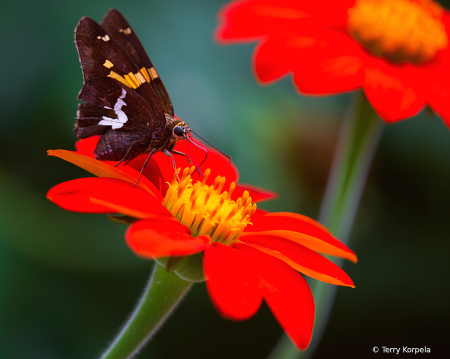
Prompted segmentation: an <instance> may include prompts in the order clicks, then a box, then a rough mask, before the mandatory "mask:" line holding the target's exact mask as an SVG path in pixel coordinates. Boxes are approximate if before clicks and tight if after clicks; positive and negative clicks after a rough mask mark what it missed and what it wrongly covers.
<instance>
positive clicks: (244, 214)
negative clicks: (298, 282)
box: [163, 167, 256, 244]
mask: <svg viewBox="0 0 450 359" xmlns="http://www.w3.org/2000/svg"><path fill="white" fill-rule="evenodd" d="M194 171H195V167H191V168H185V169H184V170H183V171H181V170H180V169H178V170H177V173H176V174H175V175H174V176H173V178H172V181H171V183H168V185H169V189H168V190H167V193H166V196H165V198H164V201H163V204H164V206H165V207H166V208H167V209H168V210H169V211H170V212H171V213H172V214H173V215H174V217H175V218H177V219H178V220H179V221H180V222H181V223H183V224H184V225H185V226H187V227H189V228H190V229H191V232H192V235H193V236H198V235H204V234H209V235H210V236H211V238H212V240H213V241H219V242H221V243H226V244H229V243H231V242H232V241H233V240H235V239H236V238H237V237H239V235H240V233H241V232H242V231H243V230H244V228H245V227H246V226H247V224H249V223H250V219H251V216H252V215H253V213H254V212H255V210H256V205H255V204H253V203H252V199H251V197H250V196H249V193H248V192H247V191H245V192H244V194H243V196H242V197H241V198H238V199H237V200H236V201H233V200H231V193H232V192H233V190H234V189H235V188H236V184H235V183H234V182H233V183H231V184H230V186H229V190H228V191H223V188H224V185H225V182H226V178H225V177H221V176H217V177H216V178H215V180H214V184H213V185H212V186H209V185H207V184H206V181H207V179H208V176H209V175H210V173H211V171H210V170H209V169H208V170H206V171H205V172H204V173H203V177H202V178H201V180H198V181H195V182H194V181H193V179H192V177H191V176H192V174H193V173H194ZM180 172H181V173H180ZM178 174H179V179H178Z"/></svg>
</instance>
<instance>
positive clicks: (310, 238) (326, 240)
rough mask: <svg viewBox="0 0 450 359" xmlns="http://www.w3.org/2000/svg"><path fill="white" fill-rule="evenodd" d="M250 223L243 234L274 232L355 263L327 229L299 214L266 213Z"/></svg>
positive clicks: (253, 218) (349, 253) (344, 246)
mask: <svg viewBox="0 0 450 359" xmlns="http://www.w3.org/2000/svg"><path fill="white" fill-rule="evenodd" d="M252 223H253V226H247V227H246V228H245V233H249V232H251V233H254V232H267V231H276V232H277V233H279V234H280V235H282V236H284V237H286V238H289V239H291V240H293V241H295V242H297V243H300V244H302V245H304V246H306V247H308V248H310V249H312V250H314V251H317V252H320V253H324V254H330V255H333V256H337V257H341V258H346V259H349V260H351V261H352V262H355V263H356V262H357V258H356V254H355V253H354V252H353V251H352V250H350V249H349V248H348V247H347V246H346V245H345V244H343V243H342V242H340V241H339V240H337V239H336V238H335V237H333V236H332V235H331V233H330V232H329V231H328V229H326V228H325V227H324V226H323V225H321V224H320V223H319V222H316V221H314V220H313V219H311V218H309V217H306V216H302V215H301V214H297V213H289V212H277V213H268V214H266V215H264V216H259V217H257V218H255V217H252ZM285 231H290V232H291V233H284V232H285ZM268 234H269V233H268ZM273 234H276V233H273ZM244 235H246V234H244Z"/></svg>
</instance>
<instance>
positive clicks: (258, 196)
mask: <svg viewBox="0 0 450 359" xmlns="http://www.w3.org/2000/svg"><path fill="white" fill-rule="evenodd" d="M182 146H185V144H183V143H180V144H177V150H181V151H185V150H187V149H183V148H181V147H182ZM94 147H95V139H88V140H82V141H80V142H79V144H78V149H79V153H74V152H69V151H63V150H57V151H50V152H49V154H51V155H54V156H57V157H61V158H63V159H65V160H68V161H70V162H72V163H75V164H77V165H79V166H80V167H83V168H85V169H87V170H88V171H90V172H92V173H94V174H96V175H98V176H101V177H94V178H80V179H76V180H72V181H68V182H64V183H61V184H59V185H57V186H55V187H53V188H52V189H51V190H50V191H49V192H48V194H47V197H48V198H49V199H50V200H51V201H52V202H54V203H56V204H57V205H59V206H61V207H62V208H64V209H67V210H71V211H77V212H86V213H109V214H111V213H112V214H120V215H124V216H125V217H123V218H124V219H125V221H126V222H128V223H131V225H130V227H129V228H128V230H127V232H126V242H127V244H128V245H129V247H130V248H131V249H132V250H133V251H134V252H135V253H136V254H137V255H138V256H141V257H145V258H148V259H158V258H164V257H172V258H173V257H184V256H189V255H193V254H196V253H200V252H203V270H204V274H205V277H206V278H207V280H206V285H207V288H208V292H209V294H210V296H211V299H212V301H213V303H214V305H215V306H216V308H217V310H218V311H219V313H220V314H221V315H222V316H224V317H226V318H230V319H233V320H244V319H248V318H249V317H251V316H253V315H254V314H255V313H256V312H257V310H258V309H259V307H260V305H261V302H262V300H263V299H264V300H265V301H266V302H267V304H268V305H269V307H270V308H271V310H272V312H273V313H274V315H275V317H276V318H277V320H278V322H279V323H280V325H281V326H282V327H283V328H284V330H285V331H286V332H287V334H288V335H289V336H290V338H291V339H292V340H293V342H294V343H295V344H296V345H297V347H299V348H302V349H305V348H306V347H307V346H308V344H309V341H310V339H311V334H312V328H313V323H314V300H313V297H312V294H311V291H310V289H309V287H308V285H307V283H306V281H305V280H304V279H303V277H302V276H301V275H300V274H299V273H298V272H297V271H300V272H302V273H304V274H306V275H308V276H311V277H313V278H316V279H318V280H322V281H325V282H328V283H331V284H338V285H343V286H350V287H353V282H352V280H351V279H350V278H349V277H348V275H347V274H346V273H345V272H344V271H342V269H340V268H339V267H338V266H336V265H335V264H333V263H332V262H331V261H329V260H328V259H326V258H324V257H323V256H321V255H320V254H319V253H318V252H320V253H324V254H330V255H336V256H339V257H343V258H347V259H350V260H352V261H356V256H355V254H354V253H353V252H352V251H351V250H350V249H348V248H347V247H346V246H345V245H343V244H342V243H340V242H339V241H338V240H337V239H335V238H334V237H333V236H332V235H331V234H330V233H329V231H328V230H327V229H326V228H324V227H323V226H322V225H320V224H319V223H317V222H315V221H313V220H312V219H310V218H308V217H305V216H301V215H298V214H295V213H267V212H265V211H261V210H259V209H257V208H256V206H257V205H256V204H255V202H259V201H261V200H265V199H269V198H273V197H274V193H272V192H270V191H265V190H261V189H259V188H256V187H253V186H249V185H242V184H236V180H237V177H238V174H237V170H236V168H235V167H234V166H231V167H230V165H229V163H228V162H227V160H226V159H225V158H223V157H221V156H220V155H219V154H218V153H215V154H214V152H211V153H209V156H208V160H207V161H206V162H205V164H206V165H208V166H209V167H210V168H209V169H207V170H205V171H204V172H203V174H202V175H201V176H199V175H198V173H197V172H196V168H195V167H194V166H191V167H185V168H184V169H183V170H182V171H181V170H178V173H177V174H174V170H173V168H172V167H171V165H170V166H168V165H169V162H168V161H167V159H166V158H164V156H155V158H152V159H151V161H150V162H152V163H149V166H150V169H151V172H148V169H147V170H146V172H144V176H142V178H141V180H140V181H139V183H138V185H137V187H136V188H133V183H134V181H135V178H136V177H137V174H138V171H137V169H136V168H135V166H139V164H140V163H141V162H142V158H136V160H133V161H131V162H130V163H129V164H125V165H124V164H121V165H120V166H118V167H113V166H112V165H111V164H110V163H105V162H100V161H97V160H95V159H93V158H92V150H93V148H94ZM82 153H84V154H82ZM194 156H195V154H194ZM143 157H144V159H145V156H143ZM210 157H213V159H211V158H210ZM211 161H212V162H211ZM180 162H181V161H180ZM137 168H139V167H137ZM156 174H157V175H158V176H160V177H156ZM163 181H164V183H165V184H164V185H163ZM166 182H167V183H166Z"/></svg>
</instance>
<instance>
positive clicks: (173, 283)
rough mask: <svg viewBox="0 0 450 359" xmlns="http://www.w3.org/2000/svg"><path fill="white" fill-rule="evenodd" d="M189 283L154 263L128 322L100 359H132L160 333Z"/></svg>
mask: <svg viewBox="0 0 450 359" xmlns="http://www.w3.org/2000/svg"><path fill="white" fill-rule="evenodd" d="M191 285H192V282H189V281H186V280H183V279H181V278H180V277H178V276H177V275H176V274H175V273H173V272H169V273H168V272H166V270H165V268H164V267H162V266H160V265H159V264H156V263H155V268H154V270H153V273H152V275H151V277H150V280H149V282H148V284H147V287H146V288H145V292H144V294H143V296H142V298H141V300H140V301H139V303H138V305H137V306H136V308H135V310H134V312H133V314H132V315H131V318H130V319H129V320H128V322H127V323H126V324H125V326H124V327H123V329H122V330H121V331H120V333H119V334H118V335H117V338H116V339H115V340H114V342H113V343H111V345H110V346H109V348H108V349H107V350H106V351H105V352H104V353H103V355H102V356H101V359H127V358H132V357H133V356H134V355H135V354H137V352H138V351H139V349H140V348H141V347H142V346H143V345H144V344H145V343H146V342H147V341H148V340H149V339H150V337H151V336H152V335H153V334H154V333H155V332H156V331H157V330H158V329H159V327H160V326H161V325H162V323H163V322H164V320H165V319H166V318H167V317H168V316H169V314H170V313H171V312H172V310H173V309H175V307H176V305H177V304H178V302H179V301H180V300H181V298H183V296H184V295H185V294H186V293H187V291H188V289H189V287H190V286H191Z"/></svg>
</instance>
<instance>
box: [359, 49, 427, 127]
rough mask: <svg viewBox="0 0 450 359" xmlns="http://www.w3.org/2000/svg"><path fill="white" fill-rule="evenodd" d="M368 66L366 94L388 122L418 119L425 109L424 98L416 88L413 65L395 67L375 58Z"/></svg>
mask: <svg viewBox="0 0 450 359" xmlns="http://www.w3.org/2000/svg"><path fill="white" fill-rule="evenodd" d="M370 62H371V63H370V64H366V68H365V79H364V91H365V93H366V95H367V99H368V100H369V102H370V103H371V105H372V106H373V108H374V109H375V111H377V112H378V114H379V115H380V117H381V118H382V119H384V120H385V121H387V122H395V121H399V120H403V119H405V118H407V117H411V116H414V115H416V114H417V113H418V112H419V111H420V110H421V109H422V108H423V107H424V106H425V97H424V96H423V95H422V94H421V93H420V92H419V91H420V87H418V86H414V85H415V83H414V82H413V81H415V80H416V79H415V78H413V77H412V76H411V75H412V74H413V73H414V70H413V69H411V68H412V66H411V65H392V64H390V63H388V62H387V61H385V60H383V59H376V58H372V60H371V61H370Z"/></svg>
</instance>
